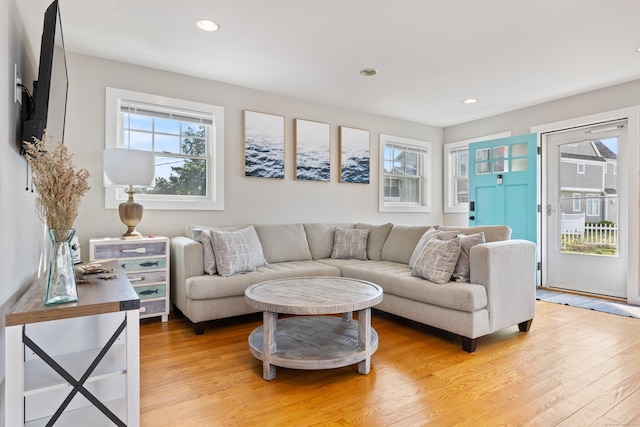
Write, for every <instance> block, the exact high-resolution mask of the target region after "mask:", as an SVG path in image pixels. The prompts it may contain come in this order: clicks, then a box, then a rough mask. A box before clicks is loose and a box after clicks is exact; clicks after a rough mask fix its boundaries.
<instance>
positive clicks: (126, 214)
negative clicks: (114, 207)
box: [104, 148, 156, 239]
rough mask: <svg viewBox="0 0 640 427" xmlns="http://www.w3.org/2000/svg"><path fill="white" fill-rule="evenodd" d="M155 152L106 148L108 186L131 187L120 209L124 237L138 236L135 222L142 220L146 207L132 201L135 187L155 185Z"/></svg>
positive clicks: (106, 185)
mask: <svg viewBox="0 0 640 427" xmlns="http://www.w3.org/2000/svg"><path fill="white" fill-rule="evenodd" d="M155 167H156V164H155V155H154V154H153V152H151V151H144V150H129V149H126V148H107V149H105V150H104V174H105V187H110V186H115V187H128V190H127V194H128V195H129V199H128V200H127V201H126V202H124V203H121V204H120V206H119V208H118V210H119V212H120V220H121V221H122V222H123V223H124V225H126V226H127V231H126V232H125V233H124V234H123V235H122V238H123V239H139V238H140V237H142V235H141V234H140V233H139V232H137V231H136V225H138V224H139V223H140V221H141V220H142V211H143V207H142V205H141V204H140V203H136V202H134V201H133V193H134V191H133V188H134V187H153V186H154V179H155Z"/></svg>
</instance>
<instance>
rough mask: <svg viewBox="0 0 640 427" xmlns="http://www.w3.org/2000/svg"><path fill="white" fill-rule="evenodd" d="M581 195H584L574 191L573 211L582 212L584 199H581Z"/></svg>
mask: <svg viewBox="0 0 640 427" xmlns="http://www.w3.org/2000/svg"><path fill="white" fill-rule="evenodd" d="M581 197H582V195H581V194H580V193H573V211H574V212H580V209H581V208H582V200H580V199H581ZM576 202H577V203H576ZM576 204H577V206H576Z"/></svg>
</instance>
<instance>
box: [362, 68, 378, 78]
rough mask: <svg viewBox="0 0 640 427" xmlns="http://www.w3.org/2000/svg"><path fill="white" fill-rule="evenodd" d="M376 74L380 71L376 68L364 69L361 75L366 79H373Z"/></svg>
mask: <svg viewBox="0 0 640 427" xmlns="http://www.w3.org/2000/svg"><path fill="white" fill-rule="evenodd" d="M376 74H378V70H376V69H375V68H363V69H362V70H360V75H362V76H365V77H373V76H375V75H376Z"/></svg>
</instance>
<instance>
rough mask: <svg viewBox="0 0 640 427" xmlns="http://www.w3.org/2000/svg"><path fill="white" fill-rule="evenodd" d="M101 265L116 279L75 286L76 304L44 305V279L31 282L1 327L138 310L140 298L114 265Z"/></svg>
mask: <svg viewBox="0 0 640 427" xmlns="http://www.w3.org/2000/svg"><path fill="white" fill-rule="evenodd" d="M101 264H102V266H103V267H104V268H105V269H113V273H114V274H115V275H116V277H115V278H114V279H109V280H104V279H99V278H98V277H97V275H96V276H95V277H92V278H91V279H90V280H89V283H83V284H79V285H77V288H78V301H77V302H69V303H63V304H55V305H44V294H45V291H46V287H47V285H46V283H45V280H46V277H43V278H41V279H39V280H37V281H35V283H33V284H32V285H31V286H30V287H29V288H28V289H27V290H26V292H25V293H24V294H23V295H22V296H21V297H20V298H19V299H18V301H17V302H16V303H15V304H14V305H13V307H12V308H11V311H9V312H8V313H7V314H6V315H5V325H6V326H15V325H24V324H29V323H36V322H46V321H49V320H59V319H68V318H72V317H80V316H91V315H95V314H104V313H113V312H117V311H121V310H133V309H137V308H139V307H140V298H139V297H138V294H136V291H135V290H134V289H133V287H132V286H131V283H130V282H129V279H127V276H126V275H125V274H124V271H123V270H122V267H120V265H118V262H117V261H107V262H102V263H101Z"/></svg>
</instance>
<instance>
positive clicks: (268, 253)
mask: <svg viewBox="0 0 640 427" xmlns="http://www.w3.org/2000/svg"><path fill="white" fill-rule="evenodd" d="M255 229H256V232H257V233H258V238H259V239H260V243H261V244H262V250H263V252H264V258H265V259H266V260H267V262H268V263H274V262H287V261H304V260H310V259H311V252H309V243H308V242H307V236H306V234H305V232H304V227H303V226H302V224H266V225H255Z"/></svg>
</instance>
